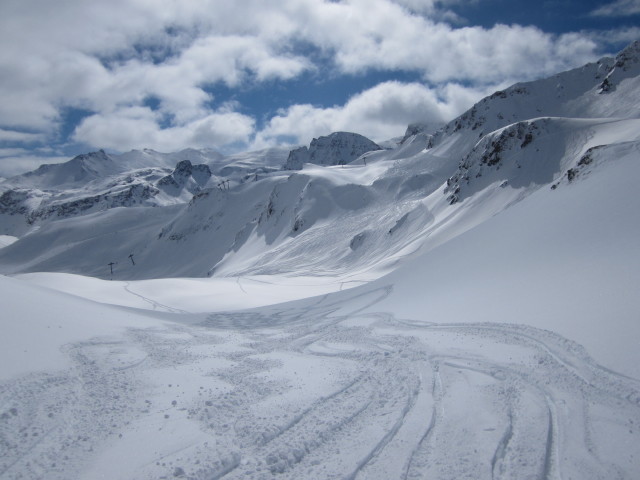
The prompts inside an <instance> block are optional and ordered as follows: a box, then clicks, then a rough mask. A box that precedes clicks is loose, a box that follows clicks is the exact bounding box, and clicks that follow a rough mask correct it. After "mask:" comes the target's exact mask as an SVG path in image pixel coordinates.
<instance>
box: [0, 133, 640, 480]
mask: <svg viewBox="0 0 640 480" xmlns="http://www.w3.org/2000/svg"><path fill="white" fill-rule="evenodd" d="M639 154H640V150H639V145H638V143H637V142H636V143H626V144H618V145H614V146H610V147H602V148H598V149H595V150H592V151H591V153H590V155H591V159H592V160H591V161H590V162H589V163H588V164H585V165H584V166H583V167H582V168H581V170H580V172H579V173H578V174H577V175H576V176H574V177H573V179H572V180H571V181H570V182H569V180H568V179H567V178H565V179H563V180H562V181H561V182H560V183H558V184H556V188H555V189H551V187H550V186H548V185H547V186H546V188H542V189H538V190H537V191H536V192H535V193H533V194H532V195H530V196H528V197H527V198H526V199H524V200H523V201H521V202H520V203H519V204H518V205H516V206H514V207H513V208H510V209H508V210H507V211H505V212H503V213H501V214H500V215H498V216H495V217H493V218H491V219H490V220H488V221H486V222H485V223H483V224H482V225H480V226H478V227H477V228H474V229H471V230H468V231H466V232H465V233H463V234H461V235H459V236H458V237H456V238H455V239H453V240H451V241H448V242H446V243H444V244H443V245H441V246H440V247H439V248H436V249H433V250H431V251H428V252H426V253H423V254H421V255H415V256H414V260H413V261H412V262H409V263H404V264H403V265H402V266H401V267H400V268H399V269H397V270H395V271H394V272H393V273H391V274H390V275H388V276H385V277H383V278H381V279H379V280H377V281H375V282H372V283H370V284H367V285H363V286H360V287H357V288H354V289H350V290H346V291H342V292H337V293H333V294H328V295H323V296H321V297H314V298H309V299H303V300H298V301H296V302H293V303H287V304H283V305H273V306H263V307H261V308H258V309H254V310H249V311H244V310H236V309H237V308H239V307H241V306H242V304H243V301H245V299H247V300H246V301H248V302H253V301H255V298H254V295H255V296H260V297H261V299H262V300H258V301H264V300H265V299H268V297H269V296H270V295H274V297H275V298H282V297H279V296H278V295H279V293H278V292H281V291H282V289H283V287H284V289H285V290H289V289H290V286H289V285H291V286H294V287H295V288H296V289H297V293H296V294H297V295H301V296H304V292H305V289H307V290H306V292H307V293H311V292H313V291H314V290H315V291H316V293H317V285H316V286H312V285H309V286H306V287H305V284H307V283H308V282H309V279H308V278H295V277H290V278H288V279H287V280H286V281H284V279H282V278H279V279H278V277H274V278H270V277H263V278H261V279H258V278H256V279H251V278H247V279H237V283H236V280H234V281H229V282H225V279H217V278H211V279H204V280H200V281H199V283H198V284H197V286H196V284H195V283H193V284H191V285H190V284H189V283H187V282H185V281H184V280H177V279H176V280H170V279H167V280H162V281H150V282H109V281H102V280H92V284H91V285H87V282H82V281H81V279H79V280H77V281H76V280H71V281H69V280H68V279H67V278H66V277H65V276H61V275H50V276H49V277H48V278H47V277H46V276H45V277H43V276H40V277H38V275H33V276H25V277H23V278H24V279H25V280H27V281H31V282H34V281H35V282H39V283H41V284H49V285H51V286H54V285H55V284H58V285H59V284H61V283H65V284H67V285H68V287H69V288H70V289H71V290H75V291H76V293H78V294H80V293H82V294H83V295H86V296H88V297H89V296H90V297H92V298H94V299H96V300H99V301H102V302H104V303H116V304H126V305H132V304H136V305H137V306H138V307H139V308H144V309H147V311H148V312H149V313H148V314H147V315H145V316H144V317H142V316H140V315H139V314H135V313H133V312H130V311H128V310H117V309H114V308H113V307H108V306H100V305H96V304H91V303H89V302H84V301H80V300H77V299H73V298H71V297H67V296H61V295H62V294H57V295H56V294H54V293H52V292H51V291H46V290H34V287H32V286H29V285H24V284H21V282H19V281H17V280H13V279H7V278H3V277H0V286H1V287H2V288H1V289H0V292H2V301H3V305H4V307H5V310H4V311H5V312H7V314H8V315H9V316H10V318H20V319H22V321H21V322H15V323H12V324H11V329H10V330H8V332H9V335H7V336H3V337H2V338H1V339H0V342H2V344H1V347H2V348H0V354H2V355H4V358H3V360H4V361H3V362H0V365H3V370H2V372H3V379H2V381H3V387H4V388H3V389H2V390H0V400H1V401H2V405H5V406H4V407H3V409H2V410H0V418H2V422H3V423H2V424H0V428H1V429H2V430H0V431H1V432H2V435H3V436H2V437H0V439H6V442H5V443H4V444H3V443H2V441H1V440H0V448H4V451H3V453H4V454H3V456H2V457H1V458H2V460H0V472H1V473H0V475H4V476H5V477H7V478H12V477H15V476H17V475H23V476H27V477H31V478H44V477H46V478H53V479H61V478H83V479H90V478H99V477H100V476H104V475H105V474H106V475H108V476H109V477H110V478H117V479H134V478H135V479H140V478H142V479H147V478H148V479H151V478H161V477H163V476H165V477H168V478H171V477H172V476H173V477H175V478H203V479H204V478H212V477H213V478H216V477H221V476H222V477H225V478H231V479H236V478H237V479H240V478H242V479H246V478H250V479H251V478H254V479H259V478H290V479H293V478H296V479H300V478H304V479H315V478H327V477H341V476H344V475H345V472H346V474H348V475H350V476H351V477H353V478H380V479H382V478H384V479H396V478H398V479H400V478H426V477H433V478H465V477H467V478H475V479H494V478H521V477H523V476H524V477H525V478H526V477H527V476H528V477H531V478H538V477H542V478H581V479H598V478H607V477H608V476H611V474H612V472H614V476H615V478H623V479H632V478H634V477H635V474H636V472H637V471H638V469H639V468H640V463H639V462H640V447H639V445H640V430H639V429H638V422H640V381H638V377H640V371H639V370H638V365H640V355H639V353H638V352H640V349H639V348H638V339H639V338H640V323H639V322H638V317H637V312H638V311H640V300H639V299H638V296H637V295H635V290H634V287H635V286H636V285H638V284H640V247H639V245H638V242H636V241H635V239H636V238H637V237H638V235H639V234H640V224H639V223H638V221H637V215H636V212H637V211H638V208H640V200H639V199H638V196H637V195H635V190H636V188H635V183H636V182H635V179H636V178H637V176H638V175H640V162H639V161H638V158H639V157H638V155H639ZM500 191H504V189H503V190H500ZM461 203H463V202H461ZM612 211H615V212H616V214H615V215H612V214H611V212H612ZM74 282H75V283H76V287H73V283H74ZM222 282H225V283H222ZM287 282H288V284H289V285H287ZM234 284H235V285H234ZM258 284H260V285H261V286H260V289H262V290H261V291H259V290H256V289H255V288H256V285H258ZM234 286H235V289H234V288H232V287H234ZM194 289H197V290H198V295H199V296H196V297H193V296H192V295H193V290H194ZM221 291H222V292H224V293H221ZM259 292H260V293H259ZM270 292H271V293H270ZM220 295H225V296H226V297H232V298H235V299H236V300H235V302H236V304H235V306H234V307H233V309H234V310H235V311H220V310H221V309H224V308H225V307H226V308H227V309H229V308H230V303H229V302H228V301H227V302H217V301H216V297H217V296H220ZM35 297H37V298H39V299H40V301H39V302H33V301H32V299H33V298H35ZM207 302H208V304H207ZM192 305H199V307H198V308H201V309H202V310H203V311H208V312H214V313H205V314H195V315H194V314H188V313H186V312H185V311H184V310H188V308H189V307H190V306H192ZM152 312H154V313H152ZM160 312H169V313H163V314H161V313H160ZM154 317H155V318H154ZM96 319H99V320H100V321H99V322H96ZM125 326H129V329H128V330H124V327H125ZM96 334H98V335H100V336H96ZM33 349H37V351H38V352H39V353H38V355H35V354H34V353H32V351H33ZM16 360H19V361H16ZM27 372H30V373H28V374H26V373H27ZM25 431H27V432H28V433H29V434H28V435H27V436H25V435H23V433H24V432H25ZM131 452H135V454H132V453H131Z"/></svg>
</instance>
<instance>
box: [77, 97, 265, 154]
mask: <svg viewBox="0 0 640 480" xmlns="http://www.w3.org/2000/svg"><path fill="white" fill-rule="evenodd" d="M161 121H162V118H161V116H160V115H159V114H158V112H154V111H152V110H151V109H149V108H147V107H130V108H123V109H119V110H116V111H113V112H109V113H104V114H96V115H92V116H90V117H87V118H85V119H84V120H83V121H82V122H81V123H80V125H79V126H78V127H77V128H76V131H75V132H74V134H73V139H74V140H75V141H77V142H80V143H86V144H88V145H91V146H94V147H96V148H109V149H113V150H119V151H125V150H131V149H135V148H153V149H155V150H160V151H165V152H167V151H169V152H170V151H176V150H180V149H183V148H187V147H194V148H205V147H220V148H224V147H225V146H226V145H229V144H233V143H236V142H241V143H247V142H248V141H249V138H250V135H251V134H252V132H253V129H254V121H253V119H252V118H250V117H248V116H246V115H242V114H239V113H236V112H228V111H224V110H223V111H218V112H213V113H210V114H208V115H206V116H204V117H202V118H199V119H197V120H194V121H192V122H189V123H185V124H182V125H179V126H169V127H165V128H163V127H162V126H161V124H160V122H161Z"/></svg>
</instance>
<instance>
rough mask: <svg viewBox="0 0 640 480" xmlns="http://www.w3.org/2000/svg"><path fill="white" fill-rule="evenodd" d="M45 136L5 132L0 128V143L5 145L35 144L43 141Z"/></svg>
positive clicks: (14, 131)
mask: <svg viewBox="0 0 640 480" xmlns="http://www.w3.org/2000/svg"><path fill="white" fill-rule="evenodd" d="M45 138H46V137H45V136H44V135H42V134H40V133H26V132H18V131H16V130H5V129H3V128H0V142H7V143H37V142H42V141H44V140H45Z"/></svg>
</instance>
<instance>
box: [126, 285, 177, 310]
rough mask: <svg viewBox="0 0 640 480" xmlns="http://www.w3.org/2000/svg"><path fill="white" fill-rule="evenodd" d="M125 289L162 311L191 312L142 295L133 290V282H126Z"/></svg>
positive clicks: (154, 308)
mask: <svg viewBox="0 0 640 480" xmlns="http://www.w3.org/2000/svg"><path fill="white" fill-rule="evenodd" d="M124 289H125V291H126V292H127V293H130V294H131V295H134V296H136V297H138V298H140V299H142V300H144V301H145V302H147V303H149V304H150V305H151V306H152V307H153V310H160V311H165V312H170V313H184V314H189V313H190V312H187V311H186V310H181V309H179V308H175V307H170V306H168V305H165V304H163V303H160V302H158V301H156V300H153V299H152V298H149V297H145V296H144V295H141V294H139V293H136V292H134V291H133V290H131V282H125V285H124Z"/></svg>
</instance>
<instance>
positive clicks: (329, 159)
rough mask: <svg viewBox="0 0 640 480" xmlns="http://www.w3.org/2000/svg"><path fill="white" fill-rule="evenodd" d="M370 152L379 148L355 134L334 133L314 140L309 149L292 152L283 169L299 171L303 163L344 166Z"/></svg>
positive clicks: (301, 148)
mask: <svg viewBox="0 0 640 480" xmlns="http://www.w3.org/2000/svg"><path fill="white" fill-rule="evenodd" d="M372 150H381V147H380V146H379V145H377V144H375V143H374V142H372V141H371V140H369V139H368V138H366V137H363V136H362V135H358V134H357V133H349V132H334V133H332V134H331V135H328V136H326V137H319V138H314V139H313V140H312V141H311V144H310V145H309V148H307V147H300V148H298V149H295V150H292V151H291V153H290V154H289V158H287V162H286V163H285V165H284V168H285V170H301V169H302V166H303V164H305V163H313V164H316V165H346V164H349V163H351V162H352V161H354V160H355V159H357V158H358V157H360V156H361V155H362V154H364V153H367V152H370V151H372Z"/></svg>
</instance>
